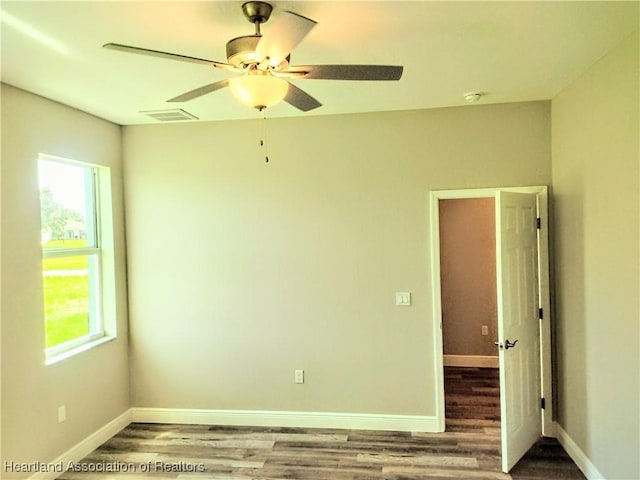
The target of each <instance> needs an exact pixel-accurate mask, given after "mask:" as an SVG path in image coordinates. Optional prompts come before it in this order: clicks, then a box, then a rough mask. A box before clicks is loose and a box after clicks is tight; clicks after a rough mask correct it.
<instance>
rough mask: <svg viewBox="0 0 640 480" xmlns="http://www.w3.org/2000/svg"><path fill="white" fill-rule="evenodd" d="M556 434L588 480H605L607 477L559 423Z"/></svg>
mask: <svg viewBox="0 0 640 480" xmlns="http://www.w3.org/2000/svg"><path fill="white" fill-rule="evenodd" d="M556 433H557V438H558V442H560V445H562V446H563V448H564V449H565V450H566V451H567V453H568V454H569V456H570V457H571V458H572V460H573V461H574V462H575V464H576V465H577V466H578V468H579V469H580V470H582V473H584V476H585V477H587V479H588V480H600V479H603V478H605V476H604V475H602V474H601V473H600V472H599V471H598V469H597V468H596V467H595V465H594V464H593V463H591V460H589V457H587V455H586V454H585V453H584V452H583V451H582V449H581V448H580V447H579V446H578V445H577V444H576V442H574V441H573V438H571V437H570V436H569V434H568V433H567V432H565V430H564V429H563V428H562V427H561V426H560V425H558V424H557V423H556Z"/></svg>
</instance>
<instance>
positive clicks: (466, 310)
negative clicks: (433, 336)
mask: <svg viewBox="0 0 640 480" xmlns="http://www.w3.org/2000/svg"><path fill="white" fill-rule="evenodd" d="M439 209H440V222H439V223H440V277H441V289H442V337H443V349H444V353H445V355H484V356H495V357H497V356H498V349H497V347H496V346H495V345H494V343H493V342H495V341H496V340H497V339H498V305H497V296H496V295H497V294H496V230H495V228H496V227H495V203H494V200H493V198H466V199H444V200H440V204H439ZM483 325H486V326H487V328H488V335H486V336H483V335H482V326H483Z"/></svg>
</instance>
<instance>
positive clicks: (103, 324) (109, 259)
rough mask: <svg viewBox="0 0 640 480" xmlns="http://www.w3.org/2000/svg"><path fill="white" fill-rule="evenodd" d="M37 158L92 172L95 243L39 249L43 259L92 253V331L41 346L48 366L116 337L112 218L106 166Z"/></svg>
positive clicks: (49, 156) (109, 173) (109, 186)
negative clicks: (95, 272)
mask: <svg viewBox="0 0 640 480" xmlns="http://www.w3.org/2000/svg"><path fill="white" fill-rule="evenodd" d="M38 159H39V160H47V161H56V162H59V163H66V164H70V165H78V166H82V167H88V168H90V169H91V173H92V182H91V184H92V187H91V188H92V191H93V198H92V199H91V200H92V201H91V203H92V205H91V206H92V208H93V212H94V213H95V218H93V219H92V221H91V222H89V223H91V226H92V230H93V236H94V237H95V245H93V246H88V247H79V248H56V249H49V250H46V251H45V249H44V248H43V249H42V255H43V258H56V257H58V258H60V257H66V256H72V255H87V256H95V258H96V260H95V261H96V262H97V264H98V274H97V275H96V277H95V281H96V283H97V284H96V285H95V288H93V289H92V290H93V291H94V295H93V296H92V298H91V297H90V301H91V305H90V309H91V310H92V311H93V315H94V318H93V326H94V330H95V331H94V332H93V333H89V334H88V335H84V336H82V337H77V338H75V339H73V340H70V341H68V342H64V343H62V344H59V345H55V346H53V347H50V348H45V357H46V358H45V365H52V364H54V363H58V362H60V361H62V360H65V359H67V358H70V357H73V356H75V355H77V354H79V353H81V352H84V351H87V350H90V349H92V348H94V347H97V346H99V345H102V344H105V343H108V342H110V341H112V340H115V339H116V338H117V329H116V323H117V322H116V307H115V290H116V289H115V265H114V254H113V245H114V241H113V218H112V211H111V172H110V169H109V168H107V167H102V166H99V165H92V164H88V163H83V162H78V161H74V160H70V159H67V158H62V157H56V156H52V155H47V154H40V155H39V156H38Z"/></svg>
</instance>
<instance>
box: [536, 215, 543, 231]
mask: <svg viewBox="0 0 640 480" xmlns="http://www.w3.org/2000/svg"><path fill="white" fill-rule="evenodd" d="M536 228H537V229H538V230H540V229H541V228H542V220H541V219H540V217H538V218H536Z"/></svg>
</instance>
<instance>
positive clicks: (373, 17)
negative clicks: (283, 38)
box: [0, 1, 640, 125]
mask: <svg viewBox="0 0 640 480" xmlns="http://www.w3.org/2000/svg"><path fill="white" fill-rule="evenodd" d="M242 3H243V2H242V1H231V2H223V1H213V2H211V1H196V2H189V1H180V2H167V1H161V2H151V1H138V2H128V1H92V2H84V1H80V2H77V1H76V2H57V1H44V2H26V1H16V2H12V1H2V2H1V3H0V8H1V10H2V11H1V15H2V16H1V19H2V31H1V34H2V37H1V40H2V46H1V48H2V50H1V53H2V57H1V61H2V64H1V66H2V71H1V73H2V77H1V78H2V81H3V82H5V83H8V84H10V85H14V86H16V87H19V88H22V89H24V90H27V91H30V92H33V93H36V94H39V95H42V96H44V97H47V98H50V99H53V100H56V101H59V102H62V103H65V104H67V105H71V106H73V107H76V108H78V109H80V110H84V111H86V112H89V113H92V114H94V115H97V116H99V117H102V118H105V119H107V120H110V121H112V122H115V123H118V124H121V125H130V124H140V123H157V122H158V120H156V119H153V118H151V117H149V116H147V115H146V114H143V113H140V112H146V111H155V110H166V109H174V108H176V107H178V108H182V109H184V110H185V111H187V112H189V113H190V114H192V115H194V116H195V117H197V118H198V119H199V120H201V121H202V120H231V119H243V118H256V117H261V116H262V114H261V113H260V112H258V111H257V110H253V109H251V108H249V107H246V106H244V105H242V104H239V103H237V101H236V100H234V99H233V97H232V96H231V93H230V92H229V90H228V89H224V90H220V91H216V92H213V93H210V94H208V95H205V96H203V97H200V98H197V99H194V100H191V101H189V102H184V103H179V104H175V103H173V104H171V103H166V100H167V99H169V98H172V97H174V96H176V95H179V94H181V93H184V92H186V91H188V90H192V89H194V88H196V87H199V86H202V85H205V84H208V83H212V82H215V81H217V80H221V79H224V78H228V77H230V76H232V75H233V74H232V73H230V72H225V71H222V70H218V69H214V68H211V67H208V66H203V65H199V64H191V63H185V62H177V61H172V60H168V59H162V58H155V57H148V56H140V55H132V54H129V53H123V52H118V51H113V50H108V49H104V48H102V45H103V44H105V43H108V42H114V43H121V44H127V45H133V46H138V47H143V48H150V49H155V50H162V51H166V52H172V53H179V54H183V55H188V56H193V57H200V58H207V59H211V60H216V61H221V62H226V55H225V44H226V42H227V41H228V40H229V39H231V38H233V37H236V36H240V35H248V34H252V33H253V30H254V27H253V25H251V24H250V23H249V22H248V21H247V20H246V19H245V17H244V15H243V13H242V10H241V5H242ZM271 3H272V5H273V6H274V11H273V15H272V17H271V20H270V22H273V21H274V19H275V18H276V16H277V15H278V12H282V11H286V10H289V11H292V12H296V13H298V14H301V15H304V16H306V17H309V18H312V19H314V20H315V21H317V22H318V25H317V26H316V27H315V28H314V29H313V30H312V31H311V33H310V34H309V35H308V36H307V37H306V38H305V39H304V40H303V42H302V43H301V44H300V45H298V46H297V47H296V48H295V49H294V51H293V52H292V55H291V64H292V65H309V64H386V65H404V74H403V77H402V79H401V80H400V81H399V82H392V81H384V82H352V81H334V80H300V79H298V80H292V83H294V84H296V85H297V86H298V87H300V88H303V89H304V90H305V91H306V92H308V93H309V94H311V95H312V96H314V97H315V98H317V99H318V100H319V101H320V102H321V103H322V104H323V106H322V107H320V108H318V109H315V110H312V111H310V112H307V113H303V112H300V111H298V110H297V109H295V108H294V107H292V106H290V105H288V104H286V103H284V102H283V103H280V104H279V105H276V106H274V107H271V108H269V109H267V111H266V115H267V116H268V117H284V116H309V115H326V114H344V113H354V112H372V111H389V110H411V109H423V108H437V107H448V106H457V105H466V104H467V103H466V101H465V99H464V97H463V94H464V93H466V92H470V91H478V92H483V93H484V96H483V97H482V98H481V100H480V102H479V103H484V104H488V103H504V102H519V101H529V100H545V99H551V98H553V97H554V96H555V95H557V94H558V93H559V92H560V91H561V90H562V89H563V88H565V87H566V86H567V85H569V84H570V83H571V82H572V81H573V80H575V79H576V78H577V77H579V76H580V74H581V73H582V72H584V71H585V70H586V69H587V68H588V67H590V66H591V65H592V64H594V63H595V62H596V61H597V60H598V59H599V58H601V57H602V56H603V55H605V54H606V53H607V52H608V51H609V50H611V49H612V48H614V47H615V46H616V45H617V44H618V43H620V42H621V41H622V40H624V39H625V38H626V37H628V36H629V35H630V34H631V33H633V32H634V31H635V30H637V29H638V23H639V22H638V6H639V5H640V4H639V3H638V2H637V1H630V2H612V1H603V2H546V1H543V2H454V1H445V2H431V1H410V2H397V1H391V2H384V1H358V2H327V1H299V2H291V1H273V2H271ZM269 25H270V24H269V22H267V23H266V24H265V25H264V26H263V28H262V31H263V32H267V31H268V28H269Z"/></svg>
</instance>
